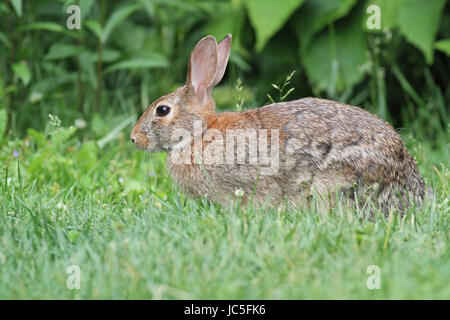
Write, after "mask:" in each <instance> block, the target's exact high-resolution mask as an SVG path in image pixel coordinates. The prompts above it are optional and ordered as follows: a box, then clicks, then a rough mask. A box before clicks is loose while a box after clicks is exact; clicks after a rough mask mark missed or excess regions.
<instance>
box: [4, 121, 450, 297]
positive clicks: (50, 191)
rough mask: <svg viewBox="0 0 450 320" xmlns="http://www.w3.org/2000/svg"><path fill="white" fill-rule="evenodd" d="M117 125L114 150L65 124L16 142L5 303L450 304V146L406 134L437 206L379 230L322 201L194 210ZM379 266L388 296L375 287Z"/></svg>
mask: <svg viewBox="0 0 450 320" xmlns="http://www.w3.org/2000/svg"><path fill="white" fill-rule="evenodd" d="M116 122H117V121H116ZM106 123H108V124H109V123H110V122H108V121H106ZM77 125H78V127H77ZM104 126H105V127H106V128H105V129H104V131H105V132H110V134H107V135H106V136H105V138H104V139H102V140H101V141H89V140H83V139H80V138H79V135H78V134H77V131H82V130H83V129H82V128H83V123H81V124H80V123H78V124H76V125H73V126H69V124H66V126H60V123H59V121H58V119H57V118H54V117H52V119H50V121H49V124H48V125H47V129H46V131H45V133H43V132H38V131H34V130H29V131H28V133H27V135H26V138H24V139H10V140H8V141H4V142H3V147H2V148H1V149H0V161H1V162H2V163H4V165H3V166H2V167H1V168H0V169H1V171H0V177H1V178H0V208H1V214H0V284H1V285H0V299H16V298H17V299H129V298H134V299H315V298H320V299H386V298H387V299H449V298H450V286H449V285H448V283H449V280H450V251H449V248H448V246H449V236H450V231H449V229H450V228H449V203H448V202H449V199H448V194H449V186H448V181H449V171H448V167H449V159H450V157H449V149H448V139H446V138H442V141H434V143H433V147H431V144H430V143H424V142H420V141H418V140H417V139H415V138H413V136H412V134H411V133H410V132H409V131H408V130H407V129H404V130H402V131H401V134H402V137H403V138H404V139H405V140H406V142H407V145H408V148H409V149H410V151H411V152H412V153H413V154H414V156H415V157H416V159H417V161H418V163H419V167H420V170H421V172H422V173H423V175H424V177H425V180H426V182H427V183H428V184H429V185H431V186H432V187H433V189H434V192H435V195H436V199H435V200H428V201H427V202H426V203H425V204H424V206H423V207H422V208H420V209H415V210H411V211H410V212H408V213H407V214H406V215H405V216H404V217H403V218H401V217H398V216H394V217H391V218H387V219H385V218H384V217H382V216H380V215H378V216H376V218H375V221H369V220H368V219H367V218H365V217H364V214H363V209H361V208H359V209H358V208H347V207H344V206H340V205H338V206H336V208H334V209H332V210H331V211H329V212H328V211H325V210H323V209H320V206H318V205H316V204H317V203H316V202H315V201H312V203H311V204H309V205H306V204H305V206H303V207H301V208H298V209H292V208H289V207H280V208H272V209H271V208H251V207H244V208H241V207H239V206H238V205H237V204H236V203H234V204H231V206H230V207H229V208H221V207H219V206H217V205H215V204H212V203H209V202H208V201H206V200H203V199H199V200H192V199H187V198H186V197H185V196H184V195H183V194H182V193H180V192H179V191H178V190H177V188H176V187H175V186H174V185H173V183H172V181H171V180H170V178H169V176H168V175H167V172H166V170H165V161H164V160H165V154H148V153H145V152H142V151H138V150H136V149H135V148H134V147H133V146H132V144H131V143H130V142H129V141H128V138H127V136H128V133H129V130H130V128H131V124H130V123H129V120H127V119H125V118H124V119H122V120H121V121H119V122H117V123H114V122H112V124H110V127H108V125H106V124H104ZM122 128H124V129H123V130H121V129H122ZM373 265H375V266H378V267H379V269H377V268H376V267H375V269H376V270H378V271H379V273H378V274H379V280H380V282H379V286H380V289H372V290H370V289H369V288H368V286H367V281H368V279H369V277H371V276H373V269H370V268H369V266H373ZM70 266H78V267H79V269H78V267H75V269H74V268H73V267H70ZM368 268H369V273H368ZM73 270H76V271H73ZM78 271H79V275H80V283H79V289H77V288H76V287H77V286H76V285H75V288H74V287H73V286H74V285H73V284H74V283H75V284H76V281H75V282H73V281H74V280H73V279H74V278H73V276H74V275H76V274H78ZM369 282H370V281H369ZM369 287H370V285H369Z"/></svg>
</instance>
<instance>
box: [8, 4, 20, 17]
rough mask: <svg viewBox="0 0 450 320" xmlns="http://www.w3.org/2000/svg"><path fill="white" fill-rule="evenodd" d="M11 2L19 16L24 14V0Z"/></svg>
mask: <svg viewBox="0 0 450 320" xmlns="http://www.w3.org/2000/svg"><path fill="white" fill-rule="evenodd" d="M11 4H12V6H13V8H14V11H16V13H17V16H19V17H21V16H22V0H11Z"/></svg>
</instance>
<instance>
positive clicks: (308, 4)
mask: <svg viewBox="0 0 450 320" xmlns="http://www.w3.org/2000/svg"><path fill="white" fill-rule="evenodd" d="M355 4H356V0H306V1H305V3H304V4H303V5H302V7H301V9H300V10H299V11H298V12H296V13H295V14H294V16H293V18H292V22H293V26H294V30H295V32H296V33H297V36H298V38H299V41H300V42H301V44H302V45H303V46H305V47H306V46H308V44H309V42H310V41H311V40H312V38H313V36H314V34H316V33H317V32H319V31H321V30H322V29H323V28H325V27H326V26H327V25H329V24H330V23H332V22H334V21H336V20H338V19H340V18H342V17H344V16H346V15H347V14H348V12H349V11H350V10H351V9H352V8H353V7H354V6H355Z"/></svg>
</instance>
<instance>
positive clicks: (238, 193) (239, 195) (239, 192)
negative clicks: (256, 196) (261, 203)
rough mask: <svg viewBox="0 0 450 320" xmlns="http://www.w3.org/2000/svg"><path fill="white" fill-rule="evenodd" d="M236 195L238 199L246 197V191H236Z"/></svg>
mask: <svg viewBox="0 0 450 320" xmlns="http://www.w3.org/2000/svg"><path fill="white" fill-rule="evenodd" d="M234 194H235V195H236V197H239V198H240V197H242V196H243V195H244V190H242V189H236V191H234Z"/></svg>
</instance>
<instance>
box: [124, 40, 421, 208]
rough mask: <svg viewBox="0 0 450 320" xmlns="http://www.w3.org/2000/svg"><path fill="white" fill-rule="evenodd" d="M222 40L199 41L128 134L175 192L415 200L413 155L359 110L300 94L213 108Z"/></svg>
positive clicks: (216, 198)
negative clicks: (151, 155) (177, 82)
mask: <svg viewBox="0 0 450 320" xmlns="http://www.w3.org/2000/svg"><path fill="white" fill-rule="evenodd" d="M230 46H231V35H230V34H229V35H227V36H226V37H225V38H224V39H223V40H222V41H221V42H220V43H217V42H216V39H215V38H214V37H213V36H211V35H209V36H206V37H204V38H203V39H201V40H200V41H199V42H198V43H197V45H196V46H195V48H194V50H193V52H192V53H191V56H190V61H189V65H188V75H187V79H186V84H185V85H184V86H182V87H180V88H178V89H176V90H175V91H174V92H172V93H170V94H168V95H165V96H163V97H161V98H159V99H157V100H156V101H155V102H153V103H152V104H151V105H150V106H149V107H148V108H147V109H146V110H145V112H144V113H143V114H142V116H141V117H140V119H139V120H138V121H137V123H136V125H135V126H134V128H133V130H132V132H131V135H130V138H131V141H132V142H133V143H134V144H135V145H136V147H137V148H138V149H141V150H146V151H150V152H164V151H166V152H168V154H167V159H166V162H167V169H168V172H169V174H170V176H171V177H172V179H173V180H174V182H175V183H176V184H177V185H178V186H179V187H180V189H181V190H182V191H184V192H185V193H186V194H187V195H189V196H191V197H197V198H198V197H206V198H207V199H209V200H211V201H213V202H216V203H218V204H220V205H229V204H230V203H232V202H233V200H235V199H236V198H239V199H241V201H242V202H241V203H248V202H250V201H251V202H252V203H255V204H259V205H262V204H268V205H271V206H277V205H278V204H280V202H281V201H288V202H290V203H293V204H294V205H295V204H298V203H300V202H302V201H308V199H310V198H311V196H312V195H313V194H314V193H316V194H319V195H322V196H323V198H324V199H325V198H327V197H328V198H329V195H335V194H336V191H338V192H339V193H340V194H342V195H343V196H344V199H348V200H349V201H355V199H358V200H360V199H367V197H370V199H371V200H373V202H374V203H375V204H378V205H379V206H380V207H381V209H382V211H383V212H384V213H385V214H389V212H390V211H391V210H396V211H395V212H400V213H402V212H404V211H405V209H406V208H407V207H408V206H409V204H410V203H411V202H416V203H421V202H422V200H423V199H424V196H425V185H424V181H423V179H422V177H421V174H420V172H419V170H418V167H417V165H416V163H415V161H414V159H413V157H412V156H411V155H410V153H409V152H408V150H407V149H406V147H405V145H404V143H403V142H402V140H401V138H400V136H399V135H398V134H397V132H396V131H395V130H394V129H393V127H391V126H390V125H389V124H388V123H387V122H385V121H384V120H382V119H380V118H379V117H377V116H376V115H374V114H371V113H369V112H368V111H366V110H363V109H361V108H359V107H355V106H350V105H347V104H344V103H340V102H336V101H331V100H325V99H319V98H309V97H308V98H303V99H299V100H295V101H290V102H279V103H274V104H270V105H266V106H263V107H260V108H256V109H251V110H246V111H243V112H223V113H219V114H218V113H216V111H215V103H214V100H213V98H212V90H213V88H214V86H216V85H217V84H218V83H219V82H220V81H221V79H222V77H223V75H224V73H225V69H226V66H227V63H228V58H229V54H230ZM236 132H237V133H236ZM248 132H250V133H248ZM255 132H256V135H255V134H254V133H255ZM230 133H234V134H235V136H236V137H237V138H236V139H237V140H239V138H241V144H242V143H243V144H244V145H243V146H242V145H241V146H240V147H241V149H239V144H236V148H235V146H234V142H233V145H232V147H230V148H229V149H227V148H226V146H225V147H222V146H221V144H222V145H223V144H225V141H226V142H227V143H228V145H230V144H231V142H232V139H229V140H228V136H229V135H230ZM242 135H244V137H243V138H242ZM257 136H258V137H257ZM233 139H234V137H233ZM269 140H270V141H269ZM233 141H234V140H233ZM264 141H265V142H266V143H267V148H264ZM258 144H260V145H262V146H263V147H261V148H260V149H259V150H257V152H255V148H256V149H257V148H258V147H260V146H259V145H258ZM225 150H226V152H225ZM252 150H253V157H250V156H249V155H248V154H247V153H248V152H251V151H252ZM239 151H240V152H239ZM242 152H244V153H245V154H244V155H242ZM225 153H226V155H225ZM267 154H269V155H270V156H267ZM255 155H256V158H258V157H261V158H265V160H264V161H262V160H261V161H255V159H254V158H255ZM263 156H264V157H263ZM239 157H240V158H239ZM250 158H251V159H250ZM224 159H227V161H225V160H224ZM232 159H235V161H234V162H232V161H228V160H232ZM239 159H240V161H238V160H239ZM216 160H219V161H216ZM247 160H248V161H247ZM250 160H253V161H250ZM256 160H258V159H256ZM272 160H273V161H272ZM271 162H272V163H271ZM330 205H333V204H330Z"/></svg>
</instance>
